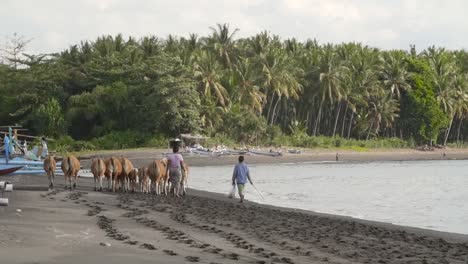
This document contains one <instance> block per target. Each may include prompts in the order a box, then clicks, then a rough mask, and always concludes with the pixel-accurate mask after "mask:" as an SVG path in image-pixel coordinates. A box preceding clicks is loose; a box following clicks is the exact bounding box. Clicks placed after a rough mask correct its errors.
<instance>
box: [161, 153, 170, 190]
mask: <svg viewBox="0 0 468 264" xmlns="http://www.w3.org/2000/svg"><path fill="white" fill-rule="evenodd" d="M161 166H162V167H161V171H162V175H161V180H160V182H159V186H160V188H161V189H162V192H163V193H164V194H165V195H167V193H168V191H169V173H168V171H167V158H162V159H161Z"/></svg>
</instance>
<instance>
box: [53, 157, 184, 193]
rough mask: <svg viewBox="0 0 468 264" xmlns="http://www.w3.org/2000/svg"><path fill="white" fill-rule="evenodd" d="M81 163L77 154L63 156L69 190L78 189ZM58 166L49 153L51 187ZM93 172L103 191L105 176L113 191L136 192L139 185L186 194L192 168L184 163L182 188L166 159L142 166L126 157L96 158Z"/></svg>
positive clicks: (149, 190) (149, 189)
mask: <svg viewBox="0 0 468 264" xmlns="http://www.w3.org/2000/svg"><path fill="white" fill-rule="evenodd" d="M80 166H81V165H80V161H79V160H78V159H77V158H76V157H75V156H73V155H68V156H66V157H64V158H63V160H62V165H61V169H62V171H63V174H64V175H65V188H66V189H68V188H70V189H72V188H76V183H77V178H78V171H79V170H80ZM56 167H57V163H56V160H55V157H54V156H51V155H49V156H47V157H46V158H45V160H44V170H45V172H46V173H47V176H48V178H49V187H50V188H53V187H54V178H55V169H56ZM91 172H92V174H93V176H94V190H95V191H102V180H103V179H104V177H105V178H106V179H107V183H108V190H109V191H112V192H115V191H116V190H121V191H124V192H127V191H132V192H135V191H136V189H137V185H138V184H139V185H140V191H141V192H143V193H155V194H157V195H160V194H168V193H169V192H171V190H172V189H174V190H179V193H173V194H175V195H185V194H186V187H187V180H188V173H189V170H188V166H187V165H186V164H184V166H183V168H182V178H181V180H180V186H179V188H175V187H176V186H171V182H170V181H169V175H168V173H167V159H166V158H163V159H159V160H154V161H152V162H151V163H150V164H148V166H146V167H142V168H135V167H134V166H133V164H132V162H131V161H130V160H129V159H127V158H124V157H120V158H116V157H111V158H107V159H102V158H94V159H92V161H91ZM72 180H73V185H72ZM98 184H99V187H98ZM172 187H174V188H172Z"/></svg>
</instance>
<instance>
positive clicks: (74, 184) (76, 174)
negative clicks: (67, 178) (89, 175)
mask: <svg viewBox="0 0 468 264" xmlns="http://www.w3.org/2000/svg"><path fill="white" fill-rule="evenodd" d="M73 181H74V182H73V189H76V185H77V184H78V172H76V173H75V178H74V179H73Z"/></svg>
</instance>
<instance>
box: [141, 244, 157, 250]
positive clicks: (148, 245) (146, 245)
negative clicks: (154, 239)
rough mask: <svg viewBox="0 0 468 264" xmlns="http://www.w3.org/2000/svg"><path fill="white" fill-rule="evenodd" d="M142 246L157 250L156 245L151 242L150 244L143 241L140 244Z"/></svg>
mask: <svg viewBox="0 0 468 264" xmlns="http://www.w3.org/2000/svg"><path fill="white" fill-rule="evenodd" d="M140 247H141V248H145V249H148V250H156V247H155V246H153V245H151V244H148V243H143V244H141V246H140Z"/></svg>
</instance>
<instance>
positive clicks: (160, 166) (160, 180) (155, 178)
mask: <svg viewBox="0 0 468 264" xmlns="http://www.w3.org/2000/svg"><path fill="white" fill-rule="evenodd" d="M166 166H167V164H165V163H164V162H163V161H161V160H154V161H152V162H151V163H150V164H149V165H148V176H149V178H150V180H151V188H150V189H151V191H154V192H155V193H156V195H160V194H161V191H162V190H163V187H164V186H165V185H164V180H165V176H166V175H167V174H166Z"/></svg>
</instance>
